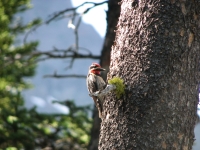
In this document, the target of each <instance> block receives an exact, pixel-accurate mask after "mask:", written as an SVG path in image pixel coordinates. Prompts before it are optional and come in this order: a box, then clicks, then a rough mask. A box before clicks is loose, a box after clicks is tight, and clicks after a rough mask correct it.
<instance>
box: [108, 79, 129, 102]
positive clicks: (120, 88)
mask: <svg viewBox="0 0 200 150" xmlns="http://www.w3.org/2000/svg"><path fill="white" fill-rule="evenodd" d="M108 83H109V84H113V85H115V86H116V89H115V94H116V96H117V98H120V97H121V96H122V95H123V94H124V93H125V90H124V89H125V85H124V81H123V80H122V79H120V78H119V77H114V78H112V79H110V80H108Z"/></svg>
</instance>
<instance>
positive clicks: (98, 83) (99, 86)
mask: <svg viewBox="0 0 200 150" xmlns="http://www.w3.org/2000/svg"><path fill="white" fill-rule="evenodd" d="M101 71H105V69H104V68H101V66H100V65H99V64H97V63H92V65H91V66H90V67H89V72H88V75H87V80H86V83H87V88H88V91H89V93H90V94H91V93H94V92H96V91H100V90H103V89H104V88H105V87H106V83H105V81H104V80H103V78H102V77H101V76H100V72H101ZM92 98H93V100H94V103H95V105H96V107H97V109H98V111H99V118H101V117H102V111H103V97H96V96H92Z"/></svg>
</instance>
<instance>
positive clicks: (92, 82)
mask: <svg viewBox="0 0 200 150" xmlns="http://www.w3.org/2000/svg"><path fill="white" fill-rule="evenodd" d="M87 88H88V91H89V92H90V93H94V92H96V91H98V86H97V82H96V78H95V75H94V74H88V76H87Z"/></svg>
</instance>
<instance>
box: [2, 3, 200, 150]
mask: <svg viewBox="0 0 200 150" xmlns="http://www.w3.org/2000/svg"><path fill="white" fill-rule="evenodd" d="M20 1H21V2H23V3H25V4H26V3H27V4H28V6H31V7H32V8H31V9H28V10H26V11H22V12H17V13H16V12H13V15H14V16H15V18H16V19H15V21H16V22H17V23H19V22H20V24H24V25H26V24H29V23H30V22H31V21H33V20H34V19H38V18H39V19H40V20H41V21H44V22H45V21H47V20H48V19H50V18H51V17H52V16H54V15H55V14H56V13H57V12H60V11H62V10H65V9H67V8H73V7H77V6H79V5H81V4H82V3H84V2H87V0H56V1H53V0H43V1H38V0H31V1H30V3H28V2H27V0H20ZM11 2H12V1H11ZM91 2H95V3H100V2H103V0H93V1H92V0H91ZM2 4H3V2H2ZM9 5H12V4H9ZM3 6H4V5H2V6H1V7H2V8H3ZM91 6H92V4H86V5H84V6H83V7H80V8H79V9H77V12H78V13H80V14H82V13H83V12H84V11H86V10H87V8H89V7H91ZM6 8H8V7H6V6H5V9H6ZM107 9H108V8H107V3H104V4H102V5H99V6H97V7H95V8H93V9H91V10H90V11H89V12H88V13H86V14H84V15H79V17H82V20H81V22H80V25H79V27H78V30H77V31H78V44H79V47H81V48H82V49H80V50H79V52H80V53H81V54H86V55H87V54H90V53H91V54H92V55H95V56H100V55H101V50H102V47H103V42H104V37H105V34H106V26H107V22H106V11H107ZM70 21H73V23H72V24H70ZM78 21H79V20H78V19H77V18H75V19H74V20H70V18H68V17H66V16H63V18H60V19H57V20H54V21H52V22H50V23H49V24H42V25H39V26H38V27H37V28H36V30H34V31H33V32H30V33H29V34H27V33H28V31H29V30H27V29H25V30H24V32H20V33H19V34H17V36H16V41H15V45H16V46H21V45H23V44H24V40H26V42H25V43H30V42H32V41H38V42H39V43H38V46H37V50H38V51H41V52H49V51H52V50H66V49H68V48H70V47H73V48H74V47H75V45H76V42H77V41H76V38H77V37H76V35H75V33H74V31H75V30H74V26H73V25H75V24H77V23H78ZM39 24H40V23H39ZM70 25H71V26H70ZM36 26H37V25H36ZM33 27H34V25H33ZM75 27H76V26H75ZM27 35H28V36H27ZM25 37H26V38H25ZM12 55H13V54H12ZM2 56H3V55H2ZM15 56H17V55H15ZM93 62H99V59H94V58H93V59H74V60H72V59H71V58H65V59H49V58H48V59H46V58H45V57H44V59H43V60H42V61H39V63H38V64H37V66H36V67H35V74H34V76H32V75H24V76H23V77H22V79H23V80H25V81H26V82H27V83H30V85H32V86H31V88H22V89H23V90H22V95H20V94H19V93H16V92H14V93H12V94H11V95H9V96H10V97H12V96H13V95H15V96H16V94H18V95H19V99H18V102H19V103H17V104H16V105H15V104H14V103H13V102H12V103H11V104H5V103H1V107H2V106H3V107H2V108H5V111H4V109H1V111H0V112H1V115H2V116H1V117H2V118H4V119H2V120H1V121H0V123H1V124H2V125H0V141H1V143H0V149H1V148H3V149H6V150H7V149H9V150H16V149H17V147H25V149H30V150H31V149H42V148H43V149H48V148H49V149H86V148H87V145H88V143H89V139H90V130H91V127H92V109H93V101H92V99H91V98H90V97H89V95H88V91H87V88H86V81H85V78H51V77H45V76H48V75H52V76H54V75H73V74H76V75H85V76H86V75H87V73H88V68H89V66H90V65H91V63H93ZM2 64H3V62H2ZM70 65H71V66H70ZM5 66H6V65H5ZM69 66H70V67H69ZM11 74H12V73H11ZM5 78H7V77H5ZM9 82H10V81H9ZM13 82H16V81H14V80H13ZM20 83H21V81H20ZM10 86H11V87H12V84H11V85H10ZM17 86H18V85H17ZM20 87H21V84H20ZM9 88H10V87H9ZM0 89H1V87H0ZM17 91H18V90H17ZM2 94H5V93H2ZM13 101H14V99H13ZM22 106H25V108H23V109H22ZM15 107H16V108H15ZM11 108H15V109H13V111H12V113H10V112H8V110H11ZM197 113H198V115H199V116H200V105H198V112H197ZM49 114H51V115H50V116H49ZM34 117H35V118H34ZM20 118H23V120H21V122H20V121H19V120H20ZM69 122H70V123H69ZM194 132H195V139H196V141H195V143H194V146H193V150H199V149H200V124H199V123H198V124H197V125H196V127H195V130H194ZM5 133H6V134H5ZM27 133H28V134H27ZM28 135H31V136H30V139H32V140H35V141H34V142H33V143H31V142H29V141H28V140H27V141H26V140H22V139H26V138H27V136H28ZM18 139H20V140H18ZM13 141H15V142H13ZM30 141H31V140H30ZM33 145H34V146H33Z"/></svg>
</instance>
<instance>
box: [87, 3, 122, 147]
mask: <svg viewBox="0 0 200 150" xmlns="http://www.w3.org/2000/svg"><path fill="white" fill-rule="evenodd" d="M120 1H121V0H109V2H108V12H107V32H106V36H105V40H104V45H103V48H102V52H101V60H100V65H101V66H102V67H103V68H105V69H106V71H105V72H102V73H103V74H102V77H103V79H104V80H105V81H106V75H107V73H108V71H109V65H110V51H111V46H112V44H113V42H114V40H115V30H116V26H117V22H118V18H119V14H120V6H119V5H118V3H119V2H120ZM93 119H94V121H93V126H92V131H91V140H90V143H89V147H88V150H98V143H99V131H100V123H101V119H99V115H98V111H97V109H96V107H95V108H94V111H93Z"/></svg>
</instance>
